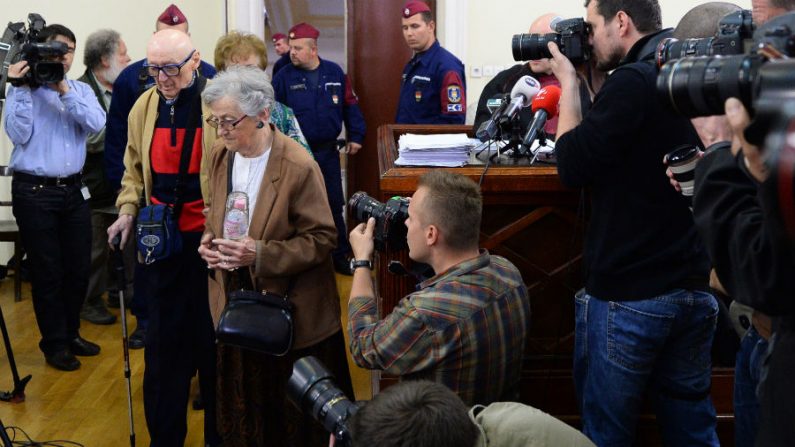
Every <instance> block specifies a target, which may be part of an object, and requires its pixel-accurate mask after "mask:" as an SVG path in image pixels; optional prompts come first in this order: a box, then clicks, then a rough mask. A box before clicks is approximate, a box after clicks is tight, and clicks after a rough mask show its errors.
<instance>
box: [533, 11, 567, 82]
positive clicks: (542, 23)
mask: <svg viewBox="0 0 795 447" xmlns="http://www.w3.org/2000/svg"><path fill="white" fill-rule="evenodd" d="M555 19H558V20H560V16H559V15H558V14H556V13H554V12H550V13H547V14H544V15H542V16H540V17H539V18H537V19H535V20H534V21H533V24H532V25H530V34H550V33H554V32H555V31H554V30H553V29H552V28H551V27H550V26H549V25H550V23H552V21H553V20H555ZM527 65H528V66H529V67H530V70H531V71H532V72H533V73H534V74H536V75H541V74H547V75H548V74H552V65H550V63H549V59H537V60H534V61H528V62H527Z"/></svg>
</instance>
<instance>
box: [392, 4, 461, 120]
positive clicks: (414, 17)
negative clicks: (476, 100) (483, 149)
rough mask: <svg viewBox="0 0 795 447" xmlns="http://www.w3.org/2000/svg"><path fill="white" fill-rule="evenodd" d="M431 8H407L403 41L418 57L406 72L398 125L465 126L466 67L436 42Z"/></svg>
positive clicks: (409, 64) (407, 65) (407, 66)
mask: <svg viewBox="0 0 795 447" xmlns="http://www.w3.org/2000/svg"><path fill="white" fill-rule="evenodd" d="M435 31H436V23H435V22H434V21H433V17H432V15H431V8H429V7H428V5H426V4H425V3H423V2H420V1H410V2H408V3H406V6H405V7H404V8H403V38H404V39H406V44H407V45H408V46H409V48H411V49H412V50H413V51H414V57H412V58H411V60H410V61H409V62H408V63H407V64H406V68H404V69H403V78H402V81H401V86H400V101H399V103H398V110H397V117H396V118H395V122H397V123H402V124H464V119H465V118H466V82H465V76H464V64H463V63H462V62H461V61H460V60H459V59H458V58H457V57H455V56H454V55H453V54H452V53H450V52H449V51H447V50H445V49H444V48H442V46H441V45H439V42H438V41H437V40H436V35H435V34H434V32H435Z"/></svg>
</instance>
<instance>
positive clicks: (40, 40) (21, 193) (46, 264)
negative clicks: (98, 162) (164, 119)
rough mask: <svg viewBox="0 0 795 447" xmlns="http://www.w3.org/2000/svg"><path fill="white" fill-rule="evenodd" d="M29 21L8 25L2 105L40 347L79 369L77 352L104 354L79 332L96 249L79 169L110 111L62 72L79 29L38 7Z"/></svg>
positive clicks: (55, 362) (51, 358)
mask: <svg viewBox="0 0 795 447" xmlns="http://www.w3.org/2000/svg"><path fill="white" fill-rule="evenodd" d="M29 20H30V24H29V27H28V29H27V30H25V29H24V24H22V23H17V24H11V25H10V26H9V30H10V29H11V28H12V27H15V28H17V30H18V31H17V33H15V34H13V35H15V36H16V37H15V38H14V39H13V41H12V43H11V47H10V50H8V52H7V53H6V54H5V55H4V56H5V58H4V59H0V70H1V69H2V66H3V64H9V66H8V72H7V77H8V81H9V83H11V84H12V87H11V88H10V89H9V91H8V99H7V100H6V110H5V130H6V133H8V136H9V138H10V139H11V142H12V143H13V144H14V149H13V151H12V152H11V162H10V163H9V167H10V168H11V169H12V170H13V172H14V174H13V180H12V183H11V197H12V201H13V212H14V217H15V218H16V220H17V224H18V225H19V234H20V237H21V238H22V245H24V247H25V251H26V253H27V256H28V259H29V260H30V262H31V273H32V281H31V282H32V293H33V309H34V312H35V313H36V321H37V323H38V325H39V331H40V332H41V341H40V342H39V348H40V349H41V351H42V352H43V353H44V358H45V359H46V361H47V363H48V364H49V365H50V366H52V367H53V368H56V369H59V370H61V371H74V370H76V369H78V368H80V361H79V360H78V359H77V358H76V357H75V356H93V355H97V354H99V351H100V347H99V346H98V345H96V344H94V343H91V342H89V341H87V340H85V339H83V338H82V337H80V334H79V332H78V330H79V328H80V319H79V314H80V308H81V306H82V304H83V299H84V298H85V295H86V289H87V287H88V276H89V264H90V255H91V212H90V209H89V204H88V198H89V193H88V188H86V187H85V186H83V183H82V178H81V170H82V169H83V164H84V163H85V160H86V140H87V138H88V136H89V134H91V133H97V132H99V131H101V130H102V128H103V127H104V126H105V112H104V111H103V110H102V107H101V106H100V105H99V102H98V101H97V98H96V96H95V95H94V92H93V91H92V90H91V87H89V86H88V84H85V83H83V82H79V81H73V80H71V79H66V78H65V74H66V73H67V72H69V68H71V66H72V61H73V59H74V53H75V42H76V41H77V39H76V38H75V35H74V33H72V31H70V30H69V29H68V28H66V27H65V26H63V25H49V26H46V27H45V26H44V25H45V23H44V19H42V18H41V16H39V15H38V14H30V16H29ZM8 35H9V34H8V33H6V34H4V37H5V36H8ZM2 43H6V42H2ZM2 46H3V45H0V47H2ZM18 57H19V59H17V58H18ZM0 75H2V73H1V72H0ZM0 78H2V76H0ZM0 90H2V86H0Z"/></svg>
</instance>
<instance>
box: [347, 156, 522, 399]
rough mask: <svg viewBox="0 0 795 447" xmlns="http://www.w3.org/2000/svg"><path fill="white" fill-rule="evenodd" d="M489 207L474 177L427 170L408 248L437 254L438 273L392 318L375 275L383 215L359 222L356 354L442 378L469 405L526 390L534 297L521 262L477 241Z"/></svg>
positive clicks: (403, 372)
mask: <svg viewBox="0 0 795 447" xmlns="http://www.w3.org/2000/svg"><path fill="white" fill-rule="evenodd" d="M371 203H372V200H371ZM481 211H482V199H481V194H480V189H479V187H478V185H477V184H476V183H475V182H474V181H472V180H471V179H469V178H467V177H464V176H462V175H459V174H453V173H451V172H448V171H444V170H431V171H429V172H427V173H426V174H424V175H423V176H422V177H421V178H420V180H419V183H418V187H417V191H416V192H415V193H414V195H413V196H412V199H411V201H410V202H409V205H408V218H407V219H405V225H406V228H407V237H406V240H407V242H408V248H409V257H410V258H411V259H412V260H414V261H416V262H423V263H427V264H430V266H431V267H432V268H433V270H434V272H436V275H435V276H433V277H432V278H430V279H427V280H425V281H423V282H422V283H420V284H419V286H418V290H417V291H416V292H414V293H412V294H410V295H408V296H406V297H404V298H403V299H402V300H401V301H400V302H399V303H398V305H397V306H396V307H395V309H394V310H392V312H391V313H390V314H389V315H387V316H386V317H385V318H384V319H379V317H378V309H377V304H376V301H377V299H376V298H377V297H376V293H375V288H374V285H373V279H372V277H371V274H372V271H371V269H372V257H373V251H374V247H375V245H376V244H375V242H376V241H375V240H374V232H375V228H376V226H377V222H376V220H377V219H376V218H372V217H371V218H369V219H368V221H367V223H366V224H364V223H362V224H359V225H358V226H357V227H356V228H354V229H353V231H351V233H350V241H351V246H352V248H353V254H354V260H353V262H352V263H353V269H354V275H353V284H352V287H351V296H350V301H349V303H348V333H349V336H350V337H349V339H350V351H351V355H352V357H353V359H354V361H355V362H356V364H358V365H359V366H361V367H364V368H368V369H377V370H382V371H385V372H386V373H389V374H395V375H399V376H401V377H402V378H403V379H412V380H416V379H426V380H431V381H434V382H438V383H441V384H443V385H446V386H447V387H449V388H450V389H452V390H453V391H454V392H456V393H457V394H458V395H459V396H460V397H461V399H462V400H463V401H464V402H465V403H467V404H468V405H474V404H488V403H491V402H494V401H498V400H516V399H517V398H518V393H519V374H520V370H521V364H522V354H523V352H524V346H525V338H526V335H527V332H528V328H529V323H530V301H529V299H528V296H527V288H526V287H525V284H524V282H523V281H522V277H521V274H520V273H519V270H518V269H517V268H516V267H515V266H514V265H513V264H511V263H510V262H509V261H508V260H506V259H504V258H502V257H499V256H493V255H490V254H489V253H488V252H487V251H485V250H479V248H478V239H479V233H480V220H481ZM355 214H359V213H355ZM382 220H383V219H382ZM398 223H399V222H398ZM378 227H379V228H382V227H383V223H378ZM393 227H394V226H393ZM379 233H380V230H379ZM380 239H383V238H380Z"/></svg>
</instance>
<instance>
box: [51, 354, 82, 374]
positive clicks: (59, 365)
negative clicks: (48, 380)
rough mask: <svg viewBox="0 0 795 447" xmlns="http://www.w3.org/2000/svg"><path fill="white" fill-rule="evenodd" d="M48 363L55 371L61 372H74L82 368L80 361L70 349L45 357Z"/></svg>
mask: <svg viewBox="0 0 795 447" xmlns="http://www.w3.org/2000/svg"><path fill="white" fill-rule="evenodd" d="M44 359H45V360H46V361H47V363H48V364H49V365H50V366H52V367H53V368H55V369H60V370H61V371H74V370H76V369H77V368H80V360H77V358H76V357H75V355H74V354H72V352H71V351H69V350H68V349H62V350H60V351H58V352H56V353H54V354H52V355H46V354H45V355H44Z"/></svg>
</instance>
